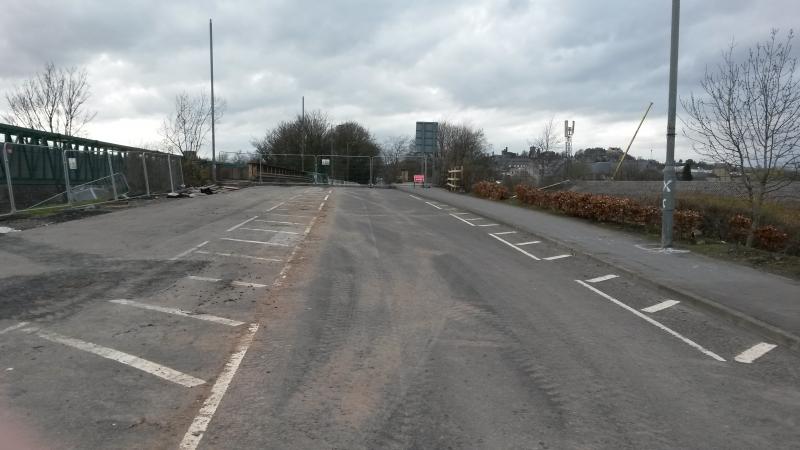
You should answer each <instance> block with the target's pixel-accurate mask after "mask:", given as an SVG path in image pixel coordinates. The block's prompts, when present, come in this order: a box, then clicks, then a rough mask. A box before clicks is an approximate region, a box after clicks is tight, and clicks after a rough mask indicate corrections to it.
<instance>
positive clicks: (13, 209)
mask: <svg viewBox="0 0 800 450" xmlns="http://www.w3.org/2000/svg"><path fill="white" fill-rule="evenodd" d="M3 168H4V169H5V171H6V185H8V201H9V204H10V205H11V214H14V213H15V212H17V206H16V204H15V203H14V187H13V185H12V183H11V169H10V167H9V164H8V144H3Z"/></svg>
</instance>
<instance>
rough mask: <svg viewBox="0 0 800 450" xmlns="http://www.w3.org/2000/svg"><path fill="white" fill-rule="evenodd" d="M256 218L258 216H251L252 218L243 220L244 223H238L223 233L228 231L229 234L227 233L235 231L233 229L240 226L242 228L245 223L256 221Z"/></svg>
mask: <svg viewBox="0 0 800 450" xmlns="http://www.w3.org/2000/svg"><path fill="white" fill-rule="evenodd" d="M257 218H258V216H253V217H251V218H249V219H247V220H245V221H244V222H242V223H240V224H239V225H234V226H232V227H230V228H228V229H227V230H225V231H228V232H229V231H233V230H235V229H237V228H239V227H240V226H242V225H244V224H246V223H248V222H250V221H252V220H255V219H257Z"/></svg>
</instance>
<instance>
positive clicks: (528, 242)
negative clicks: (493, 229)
mask: <svg viewBox="0 0 800 450" xmlns="http://www.w3.org/2000/svg"><path fill="white" fill-rule="evenodd" d="M495 234H497V233H495ZM541 243H542V241H527V242H519V243H517V244H514V245H531V244H541Z"/></svg>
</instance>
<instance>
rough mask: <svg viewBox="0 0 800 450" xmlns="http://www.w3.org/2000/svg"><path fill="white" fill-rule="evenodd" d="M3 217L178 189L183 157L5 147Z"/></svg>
mask: <svg viewBox="0 0 800 450" xmlns="http://www.w3.org/2000/svg"><path fill="white" fill-rule="evenodd" d="M0 153H2V155H1V157H2V163H1V164H0V186H2V188H0V192H1V193H0V215H7V214H13V213H15V212H18V211H25V210H33V209H45V208H58V207H71V206H82V205H86V204H92V203H100V202H107V201H115V200H118V199H121V198H134V197H139V196H150V195H154V194H159V193H166V192H171V191H174V190H175V188H177V187H178V186H179V185H180V184H182V181H183V174H182V170H181V158H180V157H177V156H174V155H169V154H166V153H159V152H149V151H140V152H137V151H130V150H129V151H120V150H112V149H107V148H106V149H100V148H97V147H93V148H89V149H87V148H84V149H77V148H73V146H72V145H67V146H64V147H60V146H43V145H34V144H25V143H4V144H3V147H2V152H0Z"/></svg>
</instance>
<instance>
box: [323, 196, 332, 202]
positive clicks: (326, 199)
mask: <svg viewBox="0 0 800 450" xmlns="http://www.w3.org/2000/svg"><path fill="white" fill-rule="evenodd" d="M330 196H331V195H330V194H328V195H326V196H325V198H324V199H322V201H324V202H327V201H328V197H330Z"/></svg>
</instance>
